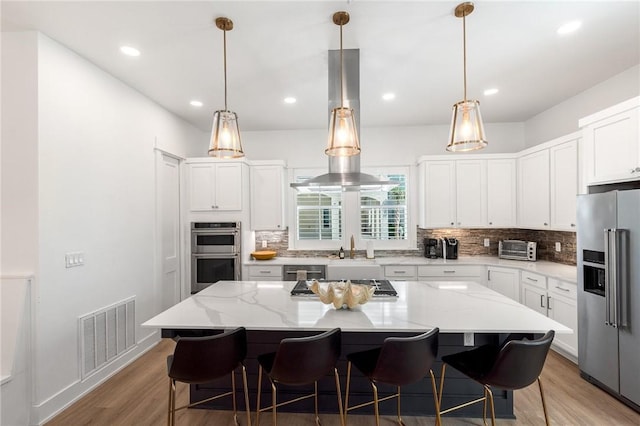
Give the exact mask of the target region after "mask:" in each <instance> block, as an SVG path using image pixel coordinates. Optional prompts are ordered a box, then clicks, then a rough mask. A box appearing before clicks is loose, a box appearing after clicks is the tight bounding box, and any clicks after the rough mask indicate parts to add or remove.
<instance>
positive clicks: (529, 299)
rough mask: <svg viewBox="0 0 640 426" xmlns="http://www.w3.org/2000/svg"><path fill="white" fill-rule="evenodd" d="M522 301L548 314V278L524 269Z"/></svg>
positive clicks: (543, 313)
mask: <svg viewBox="0 0 640 426" xmlns="http://www.w3.org/2000/svg"><path fill="white" fill-rule="evenodd" d="M520 302H521V303H522V304H523V305H526V306H527V307H529V308H531V309H533V310H534V311H537V312H540V313H541V314H542V315H544V316H546V315H547V304H548V299H547V278H546V277H545V276H543V275H539V274H534V273H532V272H528V271H523V272H522V280H521V294H520Z"/></svg>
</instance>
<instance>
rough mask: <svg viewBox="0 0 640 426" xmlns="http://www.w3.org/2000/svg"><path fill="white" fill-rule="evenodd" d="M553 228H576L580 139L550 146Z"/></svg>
mask: <svg viewBox="0 0 640 426" xmlns="http://www.w3.org/2000/svg"><path fill="white" fill-rule="evenodd" d="M549 160H550V171H551V175H550V177H551V181H550V190H551V193H550V196H551V198H550V202H551V205H550V208H551V228H552V229H557V230H565V231H575V230H576V195H577V194H578V139H577V138H575V139H569V140H568V141H567V142H563V143H561V144H559V145H556V146H553V147H551V148H549Z"/></svg>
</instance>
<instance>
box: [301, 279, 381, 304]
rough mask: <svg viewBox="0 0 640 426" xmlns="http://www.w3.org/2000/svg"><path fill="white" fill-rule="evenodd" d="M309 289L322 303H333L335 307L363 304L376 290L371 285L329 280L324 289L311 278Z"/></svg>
mask: <svg viewBox="0 0 640 426" xmlns="http://www.w3.org/2000/svg"><path fill="white" fill-rule="evenodd" d="M309 289H310V290H311V291H312V292H314V293H315V294H317V295H318V296H319V297H320V301H321V302H322V303H324V304H325V305H328V304H333V307H334V308H336V309H342V308H345V307H346V308H348V309H353V308H355V307H356V306H358V305H364V304H365V303H367V302H368V301H369V299H371V297H372V296H373V293H374V292H375V291H376V289H375V287H373V286H369V285H362V284H351V281H347V282H343V281H340V282H330V283H329V284H328V285H327V288H326V289H324V288H321V287H320V283H319V282H318V281H317V280H313V281H312V283H311V285H310V286H309Z"/></svg>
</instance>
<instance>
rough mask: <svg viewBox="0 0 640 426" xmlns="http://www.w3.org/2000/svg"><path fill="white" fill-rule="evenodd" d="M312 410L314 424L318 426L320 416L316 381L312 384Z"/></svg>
mask: <svg viewBox="0 0 640 426" xmlns="http://www.w3.org/2000/svg"><path fill="white" fill-rule="evenodd" d="M313 408H314V411H315V413H316V424H317V425H318V426H320V416H318V381H315V382H313Z"/></svg>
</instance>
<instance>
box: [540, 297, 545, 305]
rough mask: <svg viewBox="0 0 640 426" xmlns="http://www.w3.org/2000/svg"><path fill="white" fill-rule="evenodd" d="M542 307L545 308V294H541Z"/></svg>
mask: <svg viewBox="0 0 640 426" xmlns="http://www.w3.org/2000/svg"><path fill="white" fill-rule="evenodd" d="M540 307H541V308H544V294H541V295H540Z"/></svg>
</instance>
